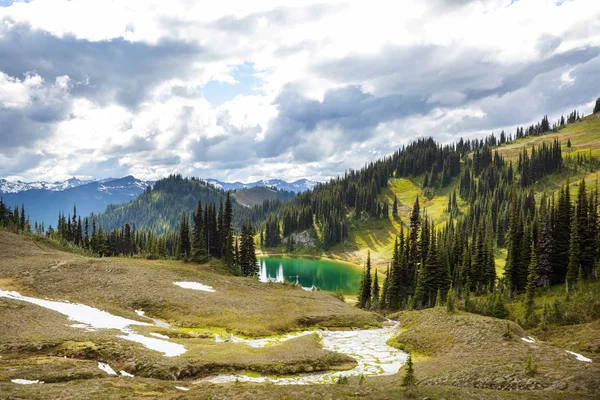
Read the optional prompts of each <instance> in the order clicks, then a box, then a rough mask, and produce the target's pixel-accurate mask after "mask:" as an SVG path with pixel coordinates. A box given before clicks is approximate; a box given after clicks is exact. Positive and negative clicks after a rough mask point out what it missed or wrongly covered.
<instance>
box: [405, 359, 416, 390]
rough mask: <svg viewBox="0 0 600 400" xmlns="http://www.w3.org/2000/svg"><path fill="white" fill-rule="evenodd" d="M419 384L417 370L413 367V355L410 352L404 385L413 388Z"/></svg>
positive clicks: (409, 388)
mask: <svg viewBox="0 0 600 400" xmlns="http://www.w3.org/2000/svg"><path fill="white" fill-rule="evenodd" d="M416 384H417V379H416V377H415V371H414V368H413V361H412V356H411V354H410V353H408V358H407V359H406V372H405V373H404V379H402V386H404V387H405V388H406V389H408V390H411V389H412V388H413V387H415V385H416Z"/></svg>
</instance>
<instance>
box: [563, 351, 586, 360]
mask: <svg viewBox="0 0 600 400" xmlns="http://www.w3.org/2000/svg"><path fill="white" fill-rule="evenodd" d="M565 351H566V352H567V353H569V354H573V355H574V356H576V357H577V360H579V361H583V362H589V363H591V362H592V359H591V358H587V357H585V356H582V355H581V354H577V353H574V352H572V351H569V350H565Z"/></svg>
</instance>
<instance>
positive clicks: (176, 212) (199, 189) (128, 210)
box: [96, 175, 249, 234]
mask: <svg viewBox="0 0 600 400" xmlns="http://www.w3.org/2000/svg"><path fill="white" fill-rule="evenodd" d="M198 200H200V201H201V202H202V204H203V206H206V205H207V204H215V205H216V206H217V209H218V207H219V202H220V201H223V202H224V201H225V191H224V190H222V189H218V188H215V187H214V186H212V185H210V184H207V183H206V182H204V181H201V180H198V179H195V178H191V179H188V178H183V177H182V176H181V175H171V176H169V177H167V178H164V179H161V180H158V181H156V182H155V184H154V185H153V187H152V188H149V189H147V190H146V191H145V192H144V193H142V194H141V195H140V196H139V197H137V198H136V199H135V200H132V201H130V202H128V203H126V204H118V205H110V206H108V207H107V208H106V210H105V211H104V212H102V213H100V214H98V215H96V220H97V221H98V222H99V223H101V224H102V226H103V228H104V229H107V230H111V229H113V228H120V227H121V226H123V225H124V224H126V223H129V224H132V225H135V227H136V228H138V229H140V228H142V229H152V230H153V231H154V232H156V233H159V234H160V233H165V232H167V231H170V230H176V229H178V227H179V219H180V217H181V213H182V212H186V213H188V215H191V214H192V212H193V211H194V209H195V208H196V205H197V203H198ZM232 205H233V213H234V222H238V221H240V219H241V217H242V216H246V215H247V214H248V212H249V211H248V210H247V208H246V207H245V206H242V205H240V204H238V202H237V201H235V199H233V200H232Z"/></svg>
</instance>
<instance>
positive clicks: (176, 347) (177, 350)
mask: <svg viewBox="0 0 600 400" xmlns="http://www.w3.org/2000/svg"><path fill="white" fill-rule="evenodd" d="M126 333H127V335H119V337H120V338H121V339H125V340H131V341H132V342H136V343H140V344H142V345H144V347H146V348H148V349H150V350H156V351H159V352H161V353H163V354H164V355H165V357H177V356H180V355H182V354H183V353H185V352H186V349H185V347H184V346H183V345H180V344H178V343H171V342H167V341H166V340H163V339H154V338H149V337H147V336H144V335H140V334H139V333H133V332H131V331H126Z"/></svg>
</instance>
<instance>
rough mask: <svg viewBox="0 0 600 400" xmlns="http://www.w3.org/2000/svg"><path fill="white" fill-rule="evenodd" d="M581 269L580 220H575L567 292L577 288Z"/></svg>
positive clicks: (572, 225)
mask: <svg viewBox="0 0 600 400" xmlns="http://www.w3.org/2000/svg"><path fill="white" fill-rule="evenodd" d="M580 268H581V245H580V240H579V227H578V219H577V218H575V219H573V223H572V224H571V240H570V245H569V266H568V267H567V277H566V290H567V292H569V290H572V289H574V288H575V282H576V281H577V273H578V272H579V269H580Z"/></svg>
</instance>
